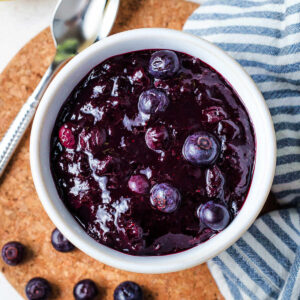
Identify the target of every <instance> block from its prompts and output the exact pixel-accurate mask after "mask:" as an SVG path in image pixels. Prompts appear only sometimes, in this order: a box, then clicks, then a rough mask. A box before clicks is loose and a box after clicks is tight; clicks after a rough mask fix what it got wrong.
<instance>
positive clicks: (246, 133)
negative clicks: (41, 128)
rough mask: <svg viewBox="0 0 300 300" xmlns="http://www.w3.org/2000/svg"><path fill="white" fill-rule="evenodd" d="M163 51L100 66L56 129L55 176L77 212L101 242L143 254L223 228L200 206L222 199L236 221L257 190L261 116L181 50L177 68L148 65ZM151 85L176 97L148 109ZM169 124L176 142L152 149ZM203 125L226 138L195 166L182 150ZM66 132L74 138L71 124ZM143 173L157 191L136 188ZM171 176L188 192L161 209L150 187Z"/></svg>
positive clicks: (182, 246) (184, 245)
mask: <svg viewBox="0 0 300 300" xmlns="http://www.w3.org/2000/svg"><path fill="white" fill-rule="evenodd" d="M154 52H155V50H145V51H138V52H133V53H128V54H124V55H119V56H115V57H112V58H110V59H108V60H106V61H104V62H103V63H101V64H99V65H98V66H97V67H95V68H94V69H93V70H92V71H91V72H90V73H89V74H88V75H86V76H85V77H84V79H83V80H82V81H81V82H80V83H79V84H78V85H77V86H76V87H75V89H74V90H73V91H72V93H71V95H70V96H69V97H68V99H67V100H66V102H65V103H64V105H63V107H62V108H61V111H60V113H59V115H58V117H57V120H56V123H55V126H54V129H53V134H52V138H51V157H50V160H51V169H52V174H53V179H54V182H55V184H56V187H57V190H58V193H59V195H60V197H61V199H62V200H63V202H64V203H65V205H66V206H67V207H68V209H69V210H70V212H71V213H72V215H73V216H74V217H75V218H76V220H77V221H78V222H79V223H80V224H81V225H82V227H83V228H84V230H85V231H86V232H87V233H88V234H89V235H90V236H91V237H93V238H94V239H95V240H96V241H98V242H99V243H101V244H104V245H106V246H108V247H111V248H113V249H116V250H118V251H121V252H124V253H128V254H133V255H165V254H170V253H176V252H180V251H183V250H186V249H189V248H191V247H194V246H196V245H198V244H200V243H202V242H204V241H206V240H207V239H209V238H210V237H212V236H213V235H215V234H216V233H218V231H216V230H213V229H211V228H208V227H207V226H205V225H204V223H203V222H201V220H199V218H198V216H197V211H198V209H199V207H201V205H203V204H205V203H207V202H208V201H214V202H215V203H218V204H222V205H224V206H225V207H226V208H227V210H228V211H229V213H230V219H231V220H232V219H233V218H234V217H235V216H236V215H237V213H238V212H239V210H240V209H241V207H242V205H243V203H244V201H245V199H246V197H247V193H248V190H249V188H250V184H251V179H252V173H253V168H254V159H255V137H254V131H253V127H252V125H251V121H250V119H249V116H248V114H247V112H246V109H245V107H244V105H243V104H242V102H241V100H240V99H239V96H238V95H237V94H236V92H235V91H234V90H233V89H232V87H231V86H230V85H229V84H228V83H227V82H226V80H225V79H224V78H223V77H222V76H221V75H220V74H218V73H217V72H216V71H215V70H214V69H212V68H211V67H210V66H208V65H207V64H205V63H204V62H202V61H201V60H199V59H196V58H194V57H191V56H189V55H187V54H183V53H178V52H177V56H178V57H179V61H180V69H179V71H178V72H177V73H176V75H175V76H173V77H172V78H168V79H157V78H156V79H155V78H154V77H153V76H152V75H151V74H150V73H149V72H148V66H149V60H150V57H151V55H152V54H153V53H154ZM150 88H157V89H160V90H161V91H164V92H165V93H166V94H167V96H168V97H169V100H170V103H169V105H168V107H167V109H166V110H165V111H164V112H160V113H158V114H155V115H151V117H147V116H145V115H143V114H141V113H139V111H138V100H139V96H140V94H141V93H142V92H143V91H145V90H148V89H150ZM64 124H67V125H66V127H68V128H69V129H70V130H71V131H70V132H72V135H73V136H72V137H73V139H71V140H70V139H69V140H68V142H69V144H66V145H67V146H68V147H64V146H63V145H62V143H61V142H60V139H59V130H60V128H61V126H63V125H64ZM162 125H163V126H165V128H166V129H167V132H168V136H169V138H168V142H167V143H166V144H165V145H164V149H163V150H159V151H154V150H152V149H149V147H148V146H147V144H146V142H145V133H146V131H147V130H148V129H149V128H150V127H154V126H162ZM198 131H206V132H209V133H212V134H214V135H215V136H216V137H217V138H218V140H219V142H220V148H221V152H220V155H219V156H218V159H217V160H216V161H215V162H214V164H213V165H211V166H207V167H203V166H195V165H193V164H191V163H190V162H188V161H187V160H186V159H185V158H184V157H183V155H182V147H183V144H184V142H185V140H186V138H187V137H188V136H189V135H191V134H193V133H195V132H198ZM64 134H65V135H67V138H68V134H69V132H65V133H64ZM86 137H87V138H86ZM88 138H91V139H90V140H88ZM101 139H103V140H101ZM104 140H105V142H104V143H103V141H104ZM138 174H143V175H144V179H146V181H148V184H149V189H148V190H147V188H148V185H147V182H146V183H145V184H144V186H142V188H143V190H142V191H143V194H139V193H134V192H133V191H132V190H131V189H129V187H128V181H129V179H130V177H131V176H132V175H138ZM164 182H167V183H169V184H171V185H172V186H174V187H176V189H178V191H179V192H180V194H181V204H180V206H179V207H178V208H177V209H176V210H175V211H174V212H172V213H164V212H161V211H159V210H156V209H154V208H153V207H152V206H151V203H150V200H149V198H150V188H151V187H153V186H154V185H155V184H158V183H164ZM145 191H146V192H145Z"/></svg>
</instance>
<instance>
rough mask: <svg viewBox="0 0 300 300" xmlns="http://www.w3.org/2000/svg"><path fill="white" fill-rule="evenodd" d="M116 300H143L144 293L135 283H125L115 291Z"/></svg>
mask: <svg viewBox="0 0 300 300" xmlns="http://www.w3.org/2000/svg"><path fill="white" fill-rule="evenodd" d="M114 300H143V291H142V289H141V287H140V286H139V285H138V284H136V283H135V282H132V281H125V282H123V283H121V284H120V285H118V286H117V288H116V289H115V291H114Z"/></svg>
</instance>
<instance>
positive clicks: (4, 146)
mask: <svg viewBox="0 0 300 300" xmlns="http://www.w3.org/2000/svg"><path fill="white" fill-rule="evenodd" d="M119 2H120V0H60V1H59V3H58V5H57V7H56V9H55V11H54V15H53V21H52V24H51V31H52V35H53V39H54V42H55V44H56V55H55V57H54V59H53V62H52V63H51V65H50V66H49V68H48V70H47V71H46V73H45V75H44V76H43V77H42V79H41V81H40V83H39V84H38V86H37V87H36V89H35V90H34V92H33V93H32V95H31V96H30V97H29V98H28V99H27V101H26V102H25V104H24V105H23V107H22V108H21V110H20V112H19V113H18V115H17V116H16V118H15V119H14V121H13V122H12V124H11V126H10V127H9V129H8V130H7V132H6V134H5V135H4V137H3V139H2V140H1V142H0V176H1V175H2V174H3V172H4V170H5V168H6V166H7V164H8V162H9V161H10V159H11V157H12V155H13V153H14V152H15V150H16V148H17V146H18V144H19V142H20V140H21V139H22V137H23V135H24V133H25V131H26V129H27V127H28V126H29V124H30V122H31V120H32V118H33V116H34V113H35V111H36V108H37V106H38V104H39V102H40V100H41V98H42V96H43V94H44V92H45V90H46V89H47V87H48V85H49V83H50V81H51V79H52V78H53V77H54V75H55V73H56V72H57V71H58V69H59V68H60V67H62V66H63V64H64V63H65V62H66V61H67V60H69V59H70V58H71V57H73V56H74V55H76V54H77V53H78V52H80V51H82V50H83V49H85V48H86V47H88V46H90V45H91V44H93V43H94V42H95V41H98V40H100V39H102V38H104V37H106V36H107V35H108V34H109V33H110V30H111V28H112V26H113V24H114V21H115V18H116V15H117V12H118V9H119Z"/></svg>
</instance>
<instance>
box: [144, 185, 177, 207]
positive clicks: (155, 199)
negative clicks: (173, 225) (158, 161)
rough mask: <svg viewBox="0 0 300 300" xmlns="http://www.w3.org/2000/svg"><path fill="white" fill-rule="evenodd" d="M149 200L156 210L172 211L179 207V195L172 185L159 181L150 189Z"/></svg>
mask: <svg viewBox="0 0 300 300" xmlns="http://www.w3.org/2000/svg"><path fill="white" fill-rule="evenodd" d="M150 202H151V205H152V206H153V207H154V208H156V209H157V210H159V211H161V212H164V213H172V212H174V211H175V210H176V209H177V208H178V207H179V205H180V202H181V195H180V193H179V191H178V190H177V189H176V188H175V187H173V186H172V185H170V184H168V183H159V184H156V185H155V186H154V187H153V188H152V189H151V196H150Z"/></svg>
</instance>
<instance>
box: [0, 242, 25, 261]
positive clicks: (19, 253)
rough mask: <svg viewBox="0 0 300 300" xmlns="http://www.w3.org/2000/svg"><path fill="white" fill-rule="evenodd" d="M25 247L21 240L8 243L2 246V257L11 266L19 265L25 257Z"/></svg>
mask: <svg viewBox="0 0 300 300" xmlns="http://www.w3.org/2000/svg"><path fill="white" fill-rule="evenodd" d="M24 254H25V247H24V246H23V245H22V244H21V243H19V242H9V243H6V244H5V245H4V246H3V248H2V259H3V261H4V262H5V263H7V264H8V265H10V266H16V265H18V264H19V263H20V262H21V261H22V260H23V258H24Z"/></svg>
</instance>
